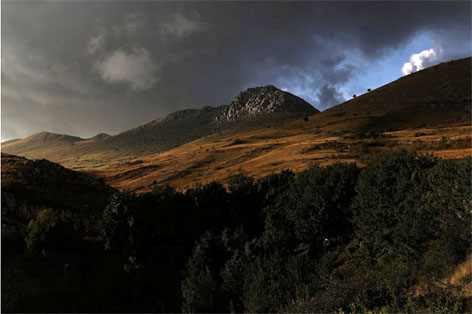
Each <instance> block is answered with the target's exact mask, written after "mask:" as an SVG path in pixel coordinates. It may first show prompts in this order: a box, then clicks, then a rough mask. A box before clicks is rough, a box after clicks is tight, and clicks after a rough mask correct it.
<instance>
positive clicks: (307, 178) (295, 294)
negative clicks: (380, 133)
mask: <svg viewBox="0 0 472 314" xmlns="http://www.w3.org/2000/svg"><path fill="white" fill-rule="evenodd" d="M471 172H472V159H470V158H467V159H464V160H458V161H452V160H440V159H436V158H433V157H430V156H417V155H415V154H411V153H407V152H405V151H401V152H397V153H394V154H392V155H391V156H389V157H387V158H383V159H381V160H378V161H376V162H374V163H372V164H370V165H369V166H367V167H365V168H359V167H357V166H356V165H355V164H343V163H338V164H334V165H331V166H328V167H319V166H317V165H314V166H311V167H310V168H309V169H307V170H305V171H303V172H301V173H299V174H297V175H295V174H294V173H292V172H291V171H283V172H280V173H276V174H271V175H269V176H266V177H263V178H261V179H257V180H256V179H254V178H251V177H248V176H245V175H244V174H239V175H235V176H233V177H231V178H230V179H229V181H228V186H227V188H226V187H225V186H223V185H222V184H220V183H217V182H212V183H210V184H206V185H197V186H195V187H193V188H192V189H189V190H187V191H185V192H180V191H176V190H175V189H173V188H170V187H159V188H157V189H155V190H154V191H153V192H152V193H147V194H143V195H134V194H128V193H121V194H116V195H115V196H114V198H113V200H112V201H111V203H110V204H109V205H108V206H107V208H106V209H105V210H104V212H103V219H102V221H101V224H100V230H101V234H100V236H99V237H97V238H96V239H98V241H94V242H93V244H90V241H88V242H87V241H82V244H80V237H77V236H74V232H75V234H77V235H78V234H80V232H81V231H80V228H79V227H72V226H73V225H74V224H72V220H71V219H70V217H69V216H67V215H64V214H62V216H60V214H59V213H57V215H58V217H59V218H57V217H56V218H54V215H53V213H52V212H51V211H49V212H47V213H43V214H42V216H38V217H37V218H36V219H35V220H34V221H32V222H31V223H30V225H29V227H28V228H29V229H28V230H27V237H26V239H27V244H28V248H29V250H28V252H29V253H28V254H41V253H40V252H43V253H44V250H47V251H49V252H52V253H51V256H53V255H54V254H55V253H54V252H56V251H57V252H62V250H64V247H68V245H69V246H71V247H73V248H75V250H76V251H80V254H77V255H78V257H77V258H76V260H78V261H79V262H77V264H78V265H79V266H78V267H76V268H77V271H76V273H77V276H78V277H80V276H82V277H83V279H82V281H79V284H77V289H78V291H77V293H76V294H75V295H74V297H76V298H77V300H78V301H76V302H75V303H76V304H78V305H77V306H78V307H77V309H76V310H77V311H88V312H90V311H95V312H100V311H114V312H181V311H183V312H323V313H324V312H338V311H339V309H342V310H343V311H344V312H357V311H368V310H372V311H384V312H417V311H423V312H425V311H427V312H444V313H447V312H465V311H469V310H470V309H471V305H470V303H468V299H467V298H466V296H464V295H462V294H461V293H460V291H456V290H455V288H454V287H452V286H448V287H444V286H441V285H439V284H438V283H439V282H441V280H443V279H444V278H446V277H447V276H448V275H450V274H451V273H452V272H453V271H454V267H455V266H456V265H457V264H459V263H461V262H462V261H464V259H465V258H467V256H469V255H470V254H471V246H470V226H471V225H470V224H471V222H472V221H471V218H472V216H471V215H472V205H471V195H472V188H471ZM61 217H62V218H61ZM61 226H62V227H61ZM74 230H76V231H74ZM71 231H74V232H72V233H71ZM61 235H64V236H61ZM55 236H56V237H55ZM57 236H60V238H59V239H62V240H63V241H68V242H67V243H64V242H61V241H60V240H58V238H57ZM51 239H54V240H51ZM70 243H73V245H71V244H70ZM69 259H70V258H69ZM72 261H74V260H73V259H72ZM71 264H73V262H71ZM84 273H85V275H84ZM469 277H470V276H469ZM418 289H421V293H418ZM41 296H42V297H43V298H45V299H47V298H51V297H50V296H48V295H46V294H43V295H41V294H40V296H39V297H38V296H37V294H36V295H35V296H32V298H33V297H34V298H36V299H35V300H38V298H40V297H41ZM89 297H90V298H91V299H90V298H89ZM92 297H93V298H92ZM86 298H88V300H92V301H88V302H80V300H83V299H86ZM2 300H3V292H2ZM38 302H39V303H36V304H40V303H41V302H40V301H38ZM73 303H74V302H73ZM38 306H40V305H38ZM81 306H82V307H81ZM58 309H60V310H62V311H64V310H65V311H70V308H69V309H68V308H67V306H66V305H64V307H62V308H61V307H59V308H58ZM36 310H38V309H36Z"/></svg>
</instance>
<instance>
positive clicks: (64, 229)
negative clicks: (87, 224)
mask: <svg viewBox="0 0 472 314" xmlns="http://www.w3.org/2000/svg"><path fill="white" fill-rule="evenodd" d="M77 229H78V228H77V227H76V225H74V219H73V217H72V215H71V214H70V213H68V212H65V211H62V212H59V211H56V210H53V209H44V210H42V211H40V212H39V213H38V214H37V215H36V217H35V218H34V219H32V220H31V221H30V222H29V224H28V228H27V232H26V238H25V242H26V246H27V248H28V250H30V251H31V252H34V253H42V254H50V253H55V252H59V251H62V252H65V251H67V250H71V249H75V248H77V246H78V245H79V242H80V239H81V235H80V233H79V231H78V230H77Z"/></svg>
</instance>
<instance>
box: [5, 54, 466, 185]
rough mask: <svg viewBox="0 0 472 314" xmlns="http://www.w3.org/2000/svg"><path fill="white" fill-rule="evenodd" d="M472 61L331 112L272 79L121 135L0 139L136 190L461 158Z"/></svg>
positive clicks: (413, 77)
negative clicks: (400, 158) (404, 155)
mask: <svg viewBox="0 0 472 314" xmlns="http://www.w3.org/2000/svg"><path fill="white" fill-rule="evenodd" d="M471 68H472V67H471V58H465V59H460V60H454V61H450V62H444V63H441V64H438V65H436V66H433V67H430V68H426V69H424V70H421V71H418V72H415V73H412V74H410V75H407V76H404V77H402V78H400V79H398V80H396V81H394V82H391V83H389V84H387V85H384V86H382V87H380V88H377V89H375V90H372V91H369V92H366V93H364V94H360V95H358V96H357V97H355V98H353V99H350V100H348V101H346V102H343V103H341V104H339V105H337V106H334V107H332V108H330V109H328V110H325V111H323V112H318V111H317V110H316V109H314V108H312V107H311V106H310V105H309V104H308V103H306V102H305V101H303V100H302V99H300V98H298V97H296V96H294V95H291V94H289V93H286V92H283V91H280V90H278V89H276V88H275V87H273V86H265V87H258V88H251V89H248V90H246V91H245V92H242V93H240V94H239V95H238V96H237V97H236V98H235V99H234V100H233V101H232V102H231V103H230V104H229V105H227V106H220V107H216V108H215V107H205V108H203V109H200V110H197V109H188V110H181V111H177V112H174V113H172V114H169V115H168V116H167V117H165V118H164V119H158V120H154V121H151V122H149V123H146V124H143V125H141V126H138V127H135V128H133V129H130V130H127V131H125V132H122V133H120V134H118V135H115V136H106V135H101V136H98V137H97V138H92V139H77V138H75V139H70V138H67V137H64V138H62V137H61V136H52V135H51V136H46V138H50V137H51V138H53V139H54V140H48V141H45V142H43V143H42V144H35V145H31V144H28V142H27V139H24V140H19V141H13V142H10V143H7V144H5V143H2V149H3V151H4V152H8V153H15V154H19V155H24V156H29V157H32V158H47V159H50V160H53V161H57V162H60V163H61V164H62V165H63V166H67V167H70V168H73V169H80V170H82V171H86V172H89V173H92V174H94V175H97V176H100V177H103V178H105V180H106V182H107V183H109V184H110V185H112V186H113V187H115V188H118V189H128V190H136V191H147V190H149V189H152V187H153V186H155V185H156V184H171V185H174V186H178V187H182V188H184V187H187V186H191V185H193V184H195V183H200V182H208V181H211V180H221V181H225V180H226V179H227V178H228V177H229V176H231V175H232V174H234V173H238V172H239V171H241V170H242V171H245V172H246V173H247V174H250V175H252V176H255V177H259V176H263V175H266V174H269V173H272V172H277V171H280V170H283V169H292V170H294V171H301V170H303V169H306V168H307V167H308V166H309V165H310V164H312V163H314V162H317V163H319V164H321V165H327V164H331V163H334V162H357V163H359V164H366V163H368V162H369V160H371V159H372V158H374V157H375V156H377V155H382V154H387V153H389V152H391V151H393V150H398V149H408V150H416V151H419V152H422V153H428V154H429V153H433V154H435V155H436V156H439V157H442V158H462V157H465V156H470V155H472V149H471V144H470V143H471V136H470V134H471V131H472V128H471V123H470V122H471V119H470V117H471V116H470V115H471V112H470V107H471ZM367 88H368V87H366V90H367ZM310 112H311V113H312V114H309V113H310ZM315 113H316V114H315ZM33 137H34V136H33ZM42 137H44V136H42ZM30 140H31V139H30ZM30 140H28V141H30ZM31 141H32V140H31ZM32 142H35V143H37V141H32Z"/></svg>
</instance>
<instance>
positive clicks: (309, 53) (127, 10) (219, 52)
mask: <svg viewBox="0 0 472 314" xmlns="http://www.w3.org/2000/svg"><path fill="white" fill-rule="evenodd" d="M2 12H3V14H2V109H3V110H2V132H3V134H2V138H4V139H6V138H12V137H15V136H17V135H18V136H26V135H29V134H31V133H34V132H38V131H42V130H49V131H55V132H62V133H71V134H74V135H80V136H93V135H94V134H95V133H98V132H109V133H116V132H119V131H120V130H123V129H125V128H127V127H131V126H134V125H136V124H138V123H142V122H146V121H149V120H151V119H154V118H158V117H162V116H163V115H165V114H167V113H169V112H171V111H174V110H178V109H183V108H191V107H194V108H196V107H201V106H205V105H213V106H215V105H222V104H227V103H229V102H230V101H231V99H232V98H233V97H234V96H235V95H236V94H237V93H238V92H239V91H240V90H242V89H245V88H247V87H250V86H255V85H265V84H274V85H276V86H278V87H280V88H287V89H288V90H289V91H292V92H295V91H296V92H297V93H298V94H299V95H300V96H303V97H305V98H306V99H307V100H308V101H309V102H311V103H312V104H313V105H314V106H316V107H318V108H320V109H324V108H326V107H327V106H331V105H333V104H336V103H337V102H340V101H342V95H341V93H340V88H341V87H342V86H343V84H345V83H346V82H348V81H349V80H351V79H353V78H355V77H356V75H361V74H362V73H363V71H365V69H364V68H362V67H364V66H365V65H366V64H367V65H369V62H372V63H373V62H375V61H376V60H378V59H380V58H382V57H383V56H384V55H385V54H388V53H390V52H391V51H393V50H395V49H398V48H400V47H402V46H403V45H405V43H407V42H408V41H409V40H411V39H412V38H413V37H414V36H415V35H416V34H418V33H419V32H428V33H429V34H431V37H432V38H433V40H434V42H435V44H436V45H437V46H438V47H443V48H444V56H443V57H444V58H446V59H447V58H448V57H450V56H454V58H456V57H459V56H466V55H468V54H470V48H467V47H470V3H469V2H457V3H451V2H447V3H446V2H444V3H443V2H416V3H408V2H397V3H388V2H376V3H367V2H354V3H353V2H348V3H342V2H331V3H325V2H300V3H282V2H273V3H271V2H260V3H259V2H240V3H233V2H219V3H217V2H202V3H199V2H183V3H167V2H41V3H39V2H33V3H27V2H20V3H14V2H2ZM464 43H465V45H464ZM467 44H468V46H467ZM451 46H454V47H459V48H450V47H451ZM449 48H450V49H449ZM360 59H362V60H363V62H361V63H360V62H359V60H360ZM406 61H407V60H406ZM361 64H362V65H361ZM399 66H401V65H399Z"/></svg>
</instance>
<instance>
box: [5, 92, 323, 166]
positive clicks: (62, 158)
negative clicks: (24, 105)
mask: <svg viewBox="0 0 472 314" xmlns="http://www.w3.org/2000/svg"><path fill="white" fill-rule="evenodd" d="M318 112H319V111H318V110H317V109H315V108H314V107H313V106H311V105H310V104H309V103H307V102H306V101H304V100H303V99H301V98H299V97H297V96H295V95H292V94H290V93H288V92H285V91H281V90H279V89H277V88H276V87H274V86H272V85H269V86H263V87H255V88H249V89H247V90H246V91H244V92H241V93H239V94H238V96H237V97H236V98H235V99H234V100H233V101H232V102H231V103H230V104H229V105H227V106H219V107H204V108H203V109H185V110H180V111H177V112H174V113H171V114H169V115H167V116H166V117H165V118H164V119H156V120H154V121H151V122H149V123H146V124H143V125H140V126H137V127H135V128H132V129H129V130H126V131H124V132H122V133H120V134H118V135H115V136H109V135H107V134H98V135H96V136H94V137H93V138H91V139H81V138H78V137H72V136H67V135H60V134H53V133H48V132H42V133H38V134H35V135H32V136H30V137H28V138H25V139H23V140H16V141H10V142H6V143H2V150H3V151H4V152H7V153H10V154H15V155H21V156H26V157H29V158H47V159H49V160H52V161H57V162H61V163H62V164H66V165H69V166H70V165H71V164H74V165H75V166H76V167H80V165H82V164H90V163H103V162H108V161H110V160H115V161H116V160H125V159H129V158H130V157H133V156H134V157H137V156H145V155H149V154H152V153H156V152H160V151H164V150H168V149H171V148H174V147H177V146H179V145H182V144H184V143H187V142H190V141H193V140H195V139H197V138H200V137H203V136H206V135H209V134H212V133H215V132H221V131H223V130H227V129H231V128H235V127H237V128H244V127H263V126H265V125H268V124H270V123H279V122H282V121H289V120H294V119H297V118H300V117H304V116H307V115H312V114H315V113H318ZM83 156H87V158H83Z"/></svg>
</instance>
